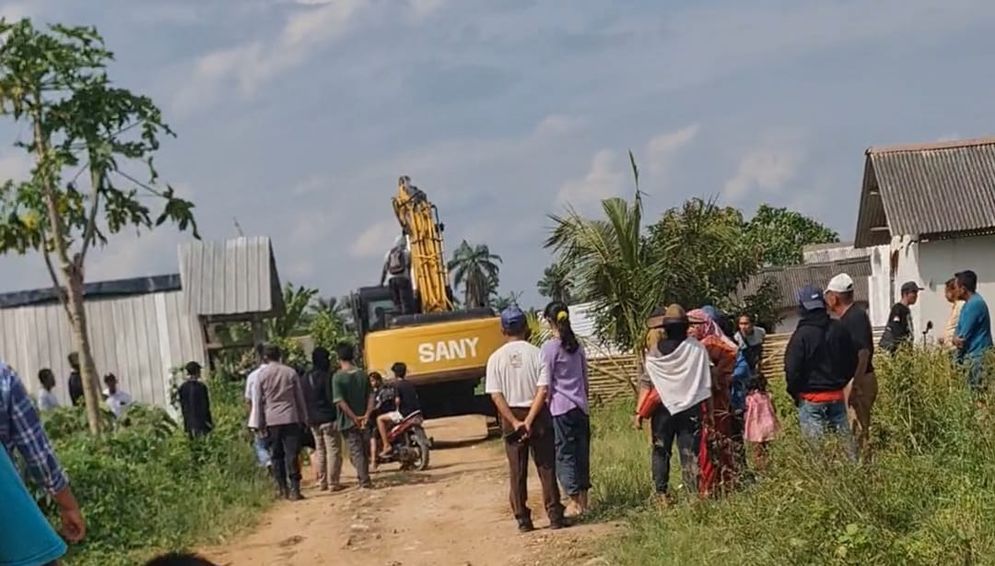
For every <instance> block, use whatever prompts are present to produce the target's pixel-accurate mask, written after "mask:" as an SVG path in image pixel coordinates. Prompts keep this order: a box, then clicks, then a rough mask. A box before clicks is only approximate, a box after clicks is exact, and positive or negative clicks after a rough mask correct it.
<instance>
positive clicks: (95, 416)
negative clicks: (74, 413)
mask: <svg viewBox="0 0 995 566" xmlns="http://www.w3.org/2000/svg"><path fill="white" fill-rule="evenodd" d="M35 103H36V104H35V109H34V111H33V115H34V139H35V145H36V148H35V151H36V152H37V155H38V163H37V165H38V167H39V169H40V170H41V171H42V172H41V175H40V176H41V191H42V194H43V195H44V198H45V207H46V209H47V211H48V222H49V225H50V226H49V229H50V230H51V233H52V236H51V239H52V251H54V252H55V256H56V257H57V258H58V260H59V267H60V268H61V269H62V274H63V277H64V278H65V281H66V287H68V289H67V291H68V292H67V293H66V295H64V296H66V298H67V299H68V308H67V311H68V315H69V324H70V325H71V326H72V327H73V344H74V345H75V346H76V352H77V353H78V354H79V356H80V364H81V365H80V377H81V378H82V381H83V398H84V401H85V402H86V420H87V423H88V424H89V425H90V432H91V433H93V434H94V435H98V434H100V410H99V407H100V396H99V395H98V389H97V387H96V382H95V379H96V375H97V369H96V365H95V364H94V363H93V352H91V351H90V337H89V333H88V331H87V327H86V311H85V310H84V308H83V266H82V260H80V262H77V261H76V258H72V257H70V256H69V244H68V239H67V237H66V225H65V221H64V220H63V218H62V214H61V213H60V212H59V203H58V193H57V191H56V189H55V186H54V183H55V182H56V181H55V180H54V179H53V178H52V174H51V173H50V172H49V171H47V170H46V168H47V167H49V166H50V164H49V163H47V160H48V159H49V155H48V153H49V139H48V138H47V137H46V135H45V133H44V131H43V128H42V114H41V108H42V99H41V94H39V93H35ZM42 246H48V242H42ZM46 258H47V256H46ZM50 273H51V275H52V278H53V281H52V283H53V284H54V285H56V286H59V287H61V286H62V285H61V283H60V282H59V281H58V278H57V277H56V276H55V273H54V272H51V271H50Z"/></svg>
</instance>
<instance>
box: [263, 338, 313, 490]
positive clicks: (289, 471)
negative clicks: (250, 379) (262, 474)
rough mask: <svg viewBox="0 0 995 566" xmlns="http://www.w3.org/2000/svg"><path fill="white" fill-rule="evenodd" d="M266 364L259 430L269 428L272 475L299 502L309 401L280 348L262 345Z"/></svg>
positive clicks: (298, 378) (281, 487)
mask: <svg viewBox="0 0 995 566" xmlns="http://www.w3.org/2000/svg"><path fill="white" fill-rule="evenodd" d="M263 361H264V362H265V364H266V366H265V367H264V368H263V369H262V371H261V372H260V373H259V386H258V387H259V394H258V395H259V402H258V404H257V405H256V416H257V418H258V421H257V422H258V423H259V427H260V430H265V431H266V436H267V440H268V441H269V450H270V458H271V459H272V461H273V464H272V470H273V478H274V479H275V480H276V485H277V488H278V489H279V490H280V495H282V496H283V497H286V498H287V499H289V500H291V501H299V500H301V499H303V498H304V497H303V496H302V495H301V470H300V464H299V462H298V460H297V456H298V455H299V454H300V451H301V442H302V440H303V433H304V426H306V425H305V423H306V422H307V401H306V400H305V399H304V388H303V386H302V385H301V378H300V376H298V375H297V372H296V371H295V370H294V369H293V368H291V367H289V366H287V365H284V364H283V352H282V351H281V350H280V348H279V347H277V346H273V345H268V346H266V347H265V348H263Z"/></svg>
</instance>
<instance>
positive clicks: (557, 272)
mask: <svg viewBox="0 0 995 566" xmlns="http://www.w3.org/2000/svg"><path fill="white" fill-rule="evenodd" d="M536 286H537V287H538V288H539V294H540V295H542V296H543V297H546V298H548V299H549V300H551V301H560V302H562V303H566V304H570V302H571V300H572V299H573V286H574V284H573V280H572V279H571V273H570V268H569V267H567V265H566V264H565V263H564V262H561V261H557V262H555V263H553V265H550V266H549V267H547V268H546V269H545V270H544V271H543V272H542V279H540V280H539V282H538V283H536Z"/></svg>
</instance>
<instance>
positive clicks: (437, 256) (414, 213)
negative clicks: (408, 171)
mask: <svg viewBox="0 0 995 566" xmlns="http://www.w3.org/2000/svg"><path fill="white" fill-rule="evenodd" d="M393 202H394V214H395V215H396V216H397V221H398V222H399V223H400V224H401V229H402V230H403V231H404V235H405V236H407V238H408V244H409V248H410V250H411V272H412V279H411V281H412V286H413V287H414V290H415V295H416V297H418V300H419V302H420V304H421V312H423V313H433V312H449V311H451V310H453V302H452V300H451V299H450V293H449V274H448V273H447V271H446V259H445V250H444V249H443V245H442V230H443V225H442V223H440V222H439V212H438V210H437V209H436V208H435V205H434V204H432V203H431V202H429V201H428V198H426V196H425V193H424V192H423V191H421V190H420V189H418V187H415V186H414V185H412V184H411V179H410V178H409V177H407V176H404V177H401V178H400V180H398V182H397V196H395V197H394V199H393Z"/></svg>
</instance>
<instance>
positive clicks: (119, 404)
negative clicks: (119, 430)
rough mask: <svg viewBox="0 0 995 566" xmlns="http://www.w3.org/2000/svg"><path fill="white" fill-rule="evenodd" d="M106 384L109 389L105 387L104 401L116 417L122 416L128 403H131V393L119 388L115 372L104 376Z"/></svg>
mask: <svg viewBox="0 0 995 566" xmlns="http://www.w3.org/2000/svg"><path fill="white" fill-rule="evenodd" d="M104 385H105V386H107V389H104V402H105V403H106V404H107V408H108V409H109V410H110V412H112V413H114V416H115V417H116V418H121V415H123V414H124V411H125V409H127V408H128V405H131V395H128V393H127V392H125V391H121V389H119V388H118V386H117V376H116V375H114V374H113V373H109V374H107V375H105V376H104Z"/></svg>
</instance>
